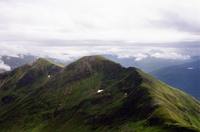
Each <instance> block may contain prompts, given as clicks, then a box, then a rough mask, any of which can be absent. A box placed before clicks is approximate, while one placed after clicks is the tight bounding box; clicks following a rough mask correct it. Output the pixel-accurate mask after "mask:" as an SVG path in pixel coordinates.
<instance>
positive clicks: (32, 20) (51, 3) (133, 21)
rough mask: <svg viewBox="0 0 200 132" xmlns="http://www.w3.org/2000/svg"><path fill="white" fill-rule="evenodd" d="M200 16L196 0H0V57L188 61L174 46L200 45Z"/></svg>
mask: <svg viewBox="0 0 200 132" xmlns="http://www.w3.org/2000/svg"><path fill="white" fill-rule="evenodd" d="M199 14H200V1H199V0H181V1H179V0H0V50H1V52H0V55H4V54H9V55H16V54H17V53H26V54H27V53H31V54H37V55H41V56H45V55H49V56H54V57H61V58H62V57H63V55H64V56H65V57H66V56H67V57H68V58H69V57H71V56H81V55H87V54H102V53H113V54H118V55H120V56H122V57H127V56H133V53H134V56H139V57H141V56H144V52H145V54H146V52H148V54H150V53H151V54H153V53H154V52H152V50H153V51H158V50H160V51H161V52H160V51H159V52H158V54H157V55H153V56H155V57H162V58H166V57H168V58H169V57H171V58H176V59H177V58H179V59H180V58H187V57H188V54H189V53H188V54H185V52H183V51H180V49H178V50H177V49H174V47H173V44H174V45H175V44H176V45H182V44H183V43H182V42H184V45H185V43H186V45H187V46H190V44H191V42H195V46H198V45H199V39H200V38H199V36H200V17H199ZM167 44H170V45H171V46H172V47H173V48H172V47H170V48H159V49H158V48H149V46H151V45H159V46H166V45H167ZM140 45H147V46H146V47H145V48H143V47H140ZM131 46H132V47H131ZM193 48H194V47H193ZM194 49H196V48H194ZM184 51H185V50H184ZM156 53H157V52H156ZM195 53H196V54H197V53H198V50H197V49H196V51H195ZM174 56H175V57H174ZM67 57H66V58H67ZM66 58H65V59H66Z"/></svg>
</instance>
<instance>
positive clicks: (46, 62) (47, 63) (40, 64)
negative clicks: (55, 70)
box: [32, 58, 63, 68]
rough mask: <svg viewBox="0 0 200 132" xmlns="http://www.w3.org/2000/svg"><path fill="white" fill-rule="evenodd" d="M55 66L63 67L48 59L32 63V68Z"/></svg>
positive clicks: (40, 59) (39, 59)
mask: <svg viewBox="0 0 200 132" xmlns="http://www.w3.org/2000/svg"><path fill="white" fill-rule="evenodd" d="M52 65H54V66H57V67H61V68H62V67H63V66H61V65H58V64H56V63H54V62H52V61H50V60H48V59H44V58H38V59H37V60H36V61H35V62H33V64H32V66H34V67H44V66H52Z"/></svg>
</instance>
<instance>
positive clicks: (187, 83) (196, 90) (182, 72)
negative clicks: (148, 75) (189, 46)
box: [152, 59, 200, 99]
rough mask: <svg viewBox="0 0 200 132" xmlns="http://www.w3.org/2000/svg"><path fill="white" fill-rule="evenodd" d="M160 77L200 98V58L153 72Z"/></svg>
mask: <svg viewBox="0 0 200 132" xmlns="http://www.w3.org/2000/svg"><path fill="white" fill-rule="evenodd" d="M152 74H153V75H154V76H155V77H157V78H158V79H160V80H162V81H164V82H166V83H168V84H169V85H171V86H174V87H177V88H180V89H182V90H184V91H185V92H187V93H189V94H191V95H193V96H194V97H196V98H198V99H200V78H199V77H200V59H198V60H196V61H193V62H189V63H184V64H181V65H175V66H170V67H167V68H162V69H160V70H156V71H154V72H152Z"/></svg>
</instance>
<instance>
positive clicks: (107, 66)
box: [66, 55, 122, 72]
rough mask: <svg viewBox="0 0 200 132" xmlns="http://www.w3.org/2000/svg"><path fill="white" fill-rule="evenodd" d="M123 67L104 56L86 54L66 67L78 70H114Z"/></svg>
mask: <svg viewBox="0 0 200 132" xmlns="http://www.w3.org/2000/svg"><path fill="white" fill-rule="evenodd" d="M120 68H122V67H121V65H120V64H118V63H115V62H113V61H111V60H109V59H107V58H105V57H103V56H100V55H94V56H85V57H82V58H80V59H78V60H77V61H75V62H74V63H71V64H70V65H68V66H67V67H66V69H76V70H78V71H90V72H91V71H112V70H113V69H120Z"/></svg>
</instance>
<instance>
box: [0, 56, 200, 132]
mask: <svg viewBox="0 0 200 132" xmlns="http://www.w3.org/2000/svg"><path fill="white" fill-rule="evenodd" d="M98 91H99V93H98ZM0 99H1V100H0V101H1V102H0V131H1V132H79V131H80V132H94V131H97V132H104V131H105V132H111V131H113V132H117V131H119V132H137V131H138V132H141V131H142V132H169V131H170V132H176V131H180V132H197V131H200V103H199V102H198V101H197V100H195V99H194V98H193V97H191V96H190V95H187V94H186V93H184V92H182V91H180V90H178V89H174V88H172V87H170V86H168V85H166V84H164V83H162V82H160V81H158V80H156V79H154V78H152V77H151V76H149V75H148V74H146V73H143V72H142V71H140V70H139V69H136V68H123V67H121V66H120V65H119V64H116V63H114V62H112V61H109V60H107V59H105V58H103V57H101V56H88V57H83V58H81V59H79V60H78V61H76V62H74V63H72V64H70V65H68V66H67V67H65V68H62V67H59V66H57V65H55V64H52V63H50V62H48V61H46V60H43V59H39V60H38V61H37V62H35V63H34V64H32V65H26V66H23V67H20V68H18V69H16V70H14V71H12V72H7V73H4V74H1V75H0Z"/></svg>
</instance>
